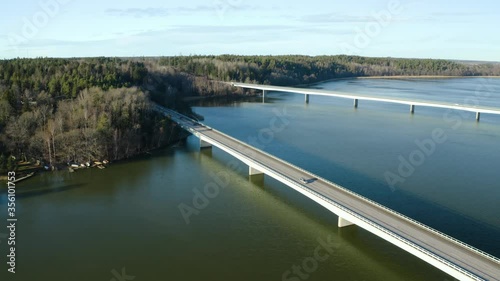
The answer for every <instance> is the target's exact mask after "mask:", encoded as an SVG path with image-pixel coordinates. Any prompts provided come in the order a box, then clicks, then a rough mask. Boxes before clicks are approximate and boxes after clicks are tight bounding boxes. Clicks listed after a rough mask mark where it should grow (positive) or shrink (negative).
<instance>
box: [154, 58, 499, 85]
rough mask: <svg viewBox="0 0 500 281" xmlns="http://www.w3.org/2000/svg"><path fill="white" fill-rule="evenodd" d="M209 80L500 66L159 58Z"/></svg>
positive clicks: (495, 69)
mask: <svg viewBox="0 0 500 281" xmlns="http://www.w3.org/2000/svg"><path fill="white" fill-rule="evenodd" d="M158 63H159V64H160V65H161V66H169V67H172V68H174V69H176V70H177V71H179V72H186V73H190V74H193V75H195V76H199V77H206V78H207V79H209V80H221V81H237V82H246V83H262V84H273V85H281V86H289V85H299V84H307V83H315V82H321V81H325V80H329V79H334V78H346V77H361V76H395V75H404V76H409V75H411V76H420V75H443V76H482V75H484V76H488V75H500V65H499V64H470V63H469V64H466V63H461V62H454V61H449V60H431V59H399V58H367V57H358V56H345V55H340V56H318V57H310V56H234V55H223V56H185V57H163V58H159V59H158Z"/></svg>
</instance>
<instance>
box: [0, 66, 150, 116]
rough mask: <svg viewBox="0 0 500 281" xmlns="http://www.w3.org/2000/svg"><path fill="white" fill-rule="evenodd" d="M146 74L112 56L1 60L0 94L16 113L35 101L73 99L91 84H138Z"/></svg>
mask: <svg viewBox="0 0 500 281" xmlns="http://www.w3.org/2000/svg"><path fill="white" fill-rule="evenodd" d="M147 73H148V71H147V69H146V67H145V66H144V64H143V63H140V62H133V61H130V60H121V59H114V58H91V59H82V60H80V59H50V58H45V59H42V58H41V59H15V60H0V93H1V94H2V100H5V101H7V102H8V103H9V105H10V106H11V109H12V110H14V111H15V112H20V111H28V110H29V109H30V108H29V107H30V105H33V104H34V103H35V102H36V101H37V100H47V99H61V98H68V99H69V98H76V97H77V95H78V94H79V93H80V91H82V90H84V89H88V88H91V87H99V88H101V89H103V90H108V89H112V88H122V87H125V88H128V87H131V86H140V85H142V83H143V81H144V79H145V78H146V75H147ZM5 106H6V105H5V104H4V105H3V108H4V107H5ZM22 107H24V109H23V108H22Z"/></svg>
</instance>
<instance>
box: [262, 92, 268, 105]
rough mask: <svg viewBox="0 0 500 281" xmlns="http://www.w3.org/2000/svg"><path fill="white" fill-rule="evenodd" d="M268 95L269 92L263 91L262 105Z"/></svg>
mask: <svg viewBox="0 0 500 281" xmlns="http://www.w3.org/2000/svg"><path fill="white" fill-rule="evenodd" d="M266 95H267V91H266V90H262V103H265V102H266Z"/></svg>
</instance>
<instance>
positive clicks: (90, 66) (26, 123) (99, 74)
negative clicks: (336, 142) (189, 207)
mask: <svg viewBox="0 0 500 281" xmlns="http://www.w3.org/2000/svg"><path fill="white" fill-rule="evenodd" d="M427 75H434V76H500V64H497V63H472V62H457V61H449V60H431V59H398V58H368V57H357V56H345V55H340V56H317V57H310V56H295V55H294V56H234V55H222V56H177V57H157V58H74V59H55V58H37V59H12V60H0V171H1V173H5V171H7V170H8V171H12V170H15V169H16V168H17V165H18V163H19V162H20V161H23V162H30V163H35V162H38V163H40V164H41V165H44V166H47V167H57V165H61V164H64V165H66V163H85V162H91V161H95V160H99V159H109V160H120V159H126V158H129V157H133V156H135V155H138V154H141V153H144V152H147V151H150V150H152V149H156V148H160V147H163V146H166V145H168V144H169V143H171V142H172V141H174V140H177V139H178V136H179V134H180V133H181V130H180V129H179V128H177V127H176V126H175V125H174V124H173V123H172V122H170V120H169V119H168V117H165V116H162V115H161V114H159V113H157V112H155V111H154V110H152V103H158V104H161V105H164V106H166V107H169V108H173V109H175V110H178V111H180V112H182V113H185V114H188V115H189V114H192V113H191V112H190V108H189V105H188V104H186V102H184V99H185V98H187V97H194V96H227V95H238V96H243V95H248V94H250V92H245V91H244V90H242V89H235V88H232V87H231V86H229V85H228V84H225V83H221V82H223V81H235V82H246V83H259V84H272V85H278V86H293V85H302V84H310V83H317V82H321V81H326V80H331V79H335V78H351V77H352V78H354V77H371V76H387V77H390V76H427Z"/></svg>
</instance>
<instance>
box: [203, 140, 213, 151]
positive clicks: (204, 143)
mask: <svg viewBox="0 0 500 281" xmlns="http://www.w3.org/2000/svg"><path fill="white" fill-rule="evenodd" d="M200 148H201V149H203V148H212V144H211V143H209V142H206V141H204V140H202V139H201V138H200Z"/></svg>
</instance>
